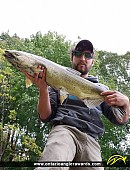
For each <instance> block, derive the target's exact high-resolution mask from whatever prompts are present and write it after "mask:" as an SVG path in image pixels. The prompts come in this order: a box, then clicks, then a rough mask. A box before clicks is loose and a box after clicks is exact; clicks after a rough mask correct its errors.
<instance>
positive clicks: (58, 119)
mask: <svg viewBox="0 0 130 170" xmlns="http://www.w3.org/2000/svg"><path fill="white" fill-rule="evenodd" d="M71 62H72V66H73V68H74V69H75V70H78V71H79V72H80V73H81V76H82V77H83V78H86V79H88V80H89V81H92V82H93V83H96V84H98V85H100V86H102V87H103V88H104V89H106V91H105V92H102V93H101V95H103V96H105V102H103V103H102V104H101V105H100V106H98V107H95V108H92V109H90V108H88V107H87V106H86V105H85V104H84V103H83V101H81V100H79V99H78V98H77V97H76V96H72V95H69V96H68V97H67V99H66V100H65V101H64V102H63V104H62V105H61V104H60V102H59V97H60V96H59V95H60V93H59V91H57V90H56V89H53V88H51V87H49V88H48V86H47V84H46V81H45V76H46V70H45V68H43V67H41V66H39V68H41V69H42V70H43V71H42V72H41V73H40V74H35V77H34V78H32V77H31V76H29V75H27V76H28V78H30V79H31V80H32V81H33V82H34V84H35V85H36V86H37V87H38V88H39V102H38V112H39V116H40V119H41V120H42V121H44V122H46V121H49V122H50V124H51V125H52V130H51V132H50V134H49V137H48V140H47V144H46V146H45V148H44V152H43V155H42V157H41V161H73V162H83V161H86V162H87V161H101V160H102V159H101V153H100V146H99V144H98V137H99V136H102V135H103V133H104V126H103V123H102V121H101V119H100V115H101V113H103V114H104V115H105V116H106V117H107V118H108V119H109V120H110V121H111V122H113V123H114V124H117V125H123V124H125V123H126V122H127V120H128V117H129V113H130V110H129V99H128V97H127V96H125V95H123V94H121V93H119V92H117V91H111V90H108V88H107V87H106V86H104V85H102V84H99V83H98V80H97V78H95V77H92V76H89V75H88V73H89V70H90V69H91V68H92V65H93V64H94V52H93V45H92V43H91V42H90V41H88V40H82V41H80V42H79V43H78V44H77V45H76V47H75V49H74V50H73V51H72V56H71ZM113 105H116V106H118V107H120V108H121V110H122V111H124V112H125V114H124V116H123V119H122V121H120V120H119V119H116V117H115V116H114V114H113V112H112V109H111V106H113ZM38 169H53V168H52V167H46V168H45V167H43V168H38ZM54 169H56V170H62V169H64V170H68V169H69V167H57V168H54ZM70 169H75V170H78V169H84V170H88V169H90V170H92V169H95V170H102V169H104V168H103V167H73V168H72V167H70Z"/></svg>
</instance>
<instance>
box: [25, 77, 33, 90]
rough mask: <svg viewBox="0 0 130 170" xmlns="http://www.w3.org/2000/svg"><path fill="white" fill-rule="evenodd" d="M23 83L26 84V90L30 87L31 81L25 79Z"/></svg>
mask: <svg viewBox="0 0 130 170" xmlns="http://www.w3.org/2000/svg"><path fill="white" fill-rule="evenodd" d="M25 82H26V88H28V87H30V86H31V85H32V81H31V80H30V79H28V78H27V77H25Z"/></svg>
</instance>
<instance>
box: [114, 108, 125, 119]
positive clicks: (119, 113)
mask: <svg viewBox="0 0 130 170" xmlns="http://www.w3.org/2000/svg"><path fill="white" fill-rule="evenodd" d="M112 111H113V114H114V115H115V117H116V118H117V120H119V121H121V122H122V121H123V117H124V116H125V114H126V112H125V111H124V110H123V109H122V108H120V107H117V106H112Z"/></svg>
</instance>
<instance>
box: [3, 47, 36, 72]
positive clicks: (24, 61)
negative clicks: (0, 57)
mask: <svg viewBox="0 0 130 170" xmlns="http://www.w3.org/2000/svg"><path fill="white" fill-rule="evenodd" d="M4 57H5V58H6V59H7V60H8V62H9V63H11V64H12V65H13V66H14V67H16V68H17V69H18V70H20V71H21V70H22V71H26V72H28V73H29V74H30V75H34V70H35V69H36V68H37V67H38V64H37V63H36V62H35V60H34V59H32V57H31V56H29V55H27V53H26V52H21V51H15V50H5V53H4Z"/></svg>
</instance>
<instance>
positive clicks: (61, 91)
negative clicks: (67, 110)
mask: <svg viewBox="0 0 130 170" xmlns="http://www.w3.org/2000/svg"><path fill="white" fill-rule="evenodd" d="M68 95H69V93H68V92H67V91H66V90H65V89H63V88H62V89H61V90H60V103H61V104H62V103H63V102H64V100H65V99H66V98H67V97H68Z"/></svg>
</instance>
